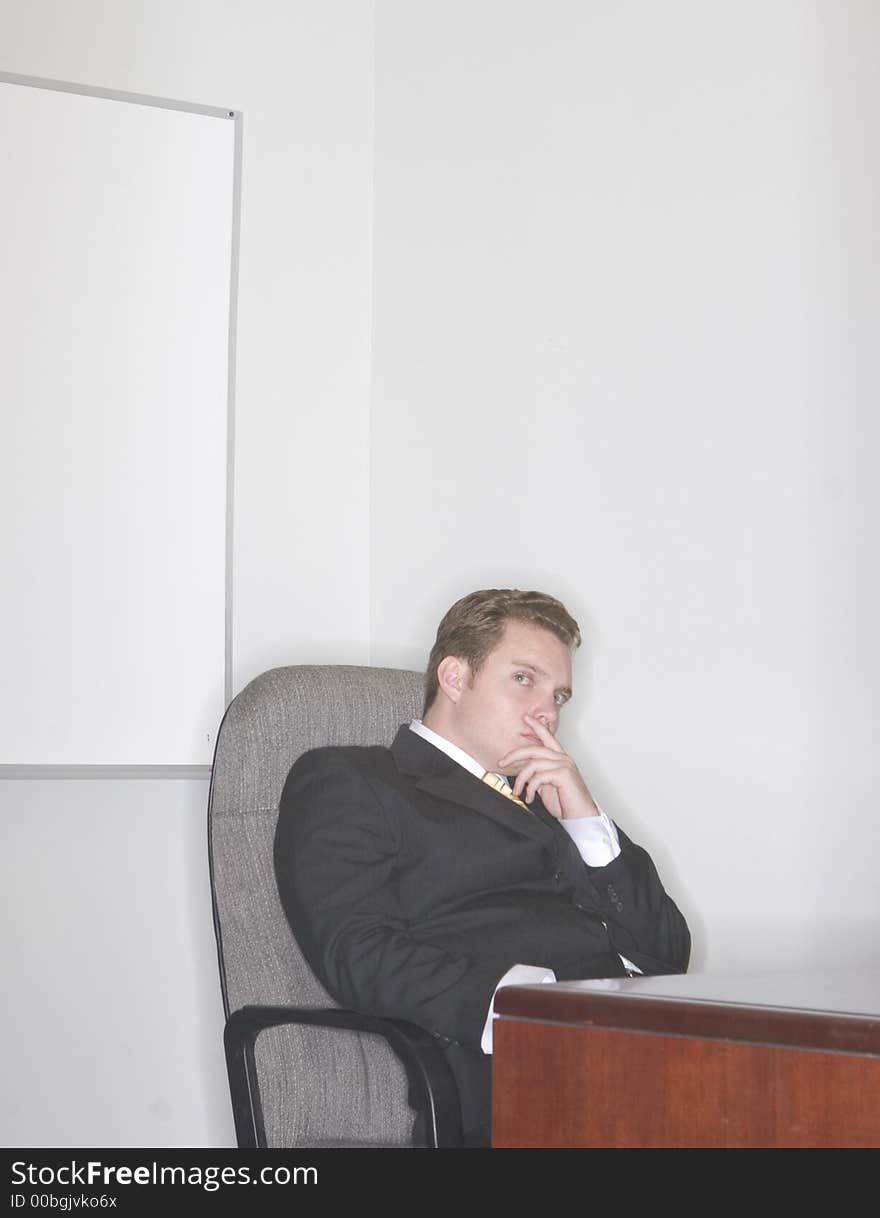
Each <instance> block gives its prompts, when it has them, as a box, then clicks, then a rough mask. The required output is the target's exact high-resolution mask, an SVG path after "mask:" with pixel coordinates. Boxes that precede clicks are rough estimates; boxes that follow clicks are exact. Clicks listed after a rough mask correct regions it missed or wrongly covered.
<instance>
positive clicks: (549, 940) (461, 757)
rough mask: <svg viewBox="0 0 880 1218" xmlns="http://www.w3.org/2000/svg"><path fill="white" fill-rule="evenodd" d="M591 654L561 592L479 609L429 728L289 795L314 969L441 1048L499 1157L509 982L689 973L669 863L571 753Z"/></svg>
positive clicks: (443, 664)
mask: <svg viewBox="0 0 880 1218" xmlns="http://www.w3.org/2000/svg"><path fill="white" fill-rule="evenodd" d="M579 644H580V631H579V630H578V626H577V623H576V622H575V621H574V619H573V618H572V617H571V616H570V615H569V614H568V612H567V610H566V609H565V607H564V606H563V605H562V604H561V603H560V602H559V601H557V600H555V599H554V598H553V597H549V596H546V595H544V594H543V593H537V592H520V591H518V590H510V589H500V590H499V589H492V590H488V591H483V592H475V593H472V594H471V595H470V596H467V597H464V598H463V599H462V600H461V601H458V602H457V603H456V604H455V605H453V607H452V609H450V610H449V612H448V613H447V614H446V616H445V617H444V618H443V621H442V622H441V623H440V627H439V629H438V632H437V641H436V643H435V644H434V648H433V650H432V652H431V656H430V659H429V664H428V673H427V678H426V698H425V711H424V715H423V719H422V720H421V721H419V720H415V721H413V723H412V724H408V725H404V726H403V727H401V728H400V730H399V732H398V733H397V736H396V737H395V739H394V741H393V743H392V744H391V747H390V748H355V747H352V748H335V749H331V748H327V749H316V750H314V751H313V752H311V753H307V754H305V755H304V756H303V757H302V758H300V760H299V761H298V762H297V763H296V764H295V765H294V767H293V769H292V770H291V772H290V775H289V777H288V780H287V783H286V784H285V788H284V793H283V796H282V801H281V815H280V818H279V823H278V830H277V834H276V841H275V861H276V871H277V875H278V884H279V891H280V893H281V900H282V904H283V905H284V908H285V910H286V911H287V914H288V917H289V918H290V920H291V924H292V926H293V927H294V928H295V933H296V936H297V939H298V941H299V943H300V946H301V947H302V949H303V952H304V953H305V955H306V957H307V959H308V960H309V963H310V964H311V966H312V968H313V969H314V971H315V973H316V974H317V975H318V977H320V979H321V980H322V982H323V983H324V985H325V986H326V987H327V989H328V990H329V991H330V992H331V993H332V994H333V995H335V997H336V998H337V999H338V1000H339V1001H340V1002H342V1003H343V1004H344V1005H346V1006H350V1007H354V1008H356V1009H358V1010H361V1011H364V1012H367V1013H371V1014H377V1015H386V1016H393V1017H397V1018H403V1019H409V1020H412V1021H413V1022H414V1023H417V1024H419V1025H421V1026H422V1027H424V1028H427V1029H428V1030H429V1031H430V1032H432V1033H434V1034H435V1035H436V1036H437V1037H438V1038H439V1039H440V1041H441V1043H442V1044H443V1045H444V1047H445V1049H446V1053H447V1056H448V1058H449V1061H450V1064H451V1066H452V1068H453V1071H454V1072H455V1075H456V1078H457V1080H458V1083H459V1090H460V1094H461V1101H462V1119H463V1123H464V1128H465V1134H466V1138H467V1140H468V1142H469V1143H470V1144H473V1145H480V1144H485V1145H487V1144H488V1128H489V1058H488V1056H487V1053H489V1052H491V1027H492V1004H493V1000H494V994H495V991H496V989H497V988H498V987H499V985H501V984H511V983H517V982H519V983H528V982H532V981H539V980H545V979H546V980H552V979H554V977H555V978H556V979H559V980H563V979H572V978H579V977H620V976H625V975H633V974H637V973H647V974H656V973H675V972H684V971H685V969H686V968H687V963H688V957H689V952H690V936H689V933H688V929H687V925H686V924H685V921H684V918H683V917H682V915H681V914H680V913H679V911H678V909H677V908H676V906H675V904H674V903H673V901H672V900H671V899H670V898H669V897H668V896H667V895H666V893H665V891H664V889H663V886H662V884H661V883H660V879H659V876H658V875H657V871H656V869H655V867H654V864H653V863H652V861H651V859H650V857H649V856H648V854H647V853H646V852H645V851H644V850H643V849H642V848H641V847H639V846H637V845H635V844H634V843H633V842H631V841H630V839H629V838H628V837H627V836H626V834H625V833H624V832H623V831H622V830H621V829H619V828H618V827H617V826H616V825H615V824H614V823H613V822H612V821H611V820H610V819H609V818H608V817H607V816H605V814H604V813H603V812H602V811H600V809H599V808H598V807H597V806H596V804H595V802H594V800H593V798H592V796H591V794H590V791H589V789H588V787H587V785H586V783H585V782H584V780H583V778H582V776H581V774H580V771H579V770H578V768H577V766H576V765H575V763H574V761H572V759H571V758H570V757H569V756H568V754H567V753H566V752H565V750H564V749H563V748H562V746H561V745H560V744H559V743H558V742H557V740H556V728H557V725H558V722H559V715H560V713H561V710H562V707H563V706H564V705H565V703H566V702H567V701H568V700H569V698H570V697H571V692H572V691H571V684H572V682H571V653H572V651H573V650H574V648H576V647H577V646H578V645H579ZM507 779H512V780H513V785H512V787H511V786H509V785H508V782H507Z"/></svg>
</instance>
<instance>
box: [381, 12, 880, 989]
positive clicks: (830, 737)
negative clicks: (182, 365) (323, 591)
mask: <svg viewBox="0 0 880 1218" xmlns="http://www.w3.org/2000/svg"><path fill="white" fill-rule="evenodd" d="M878 45H880V10H878V9H877V6H876V5H872V4H870V3H864V2H862V3H857V2H849V3H844V4H832V3H830V0H829V2H825V0H817V2H816V3H807V2H800V0H787V2H779V3H774V4H772V5H768V4H766V3H761V2H759V0H753V2H747V3H741V4H736V5H734V4H726V3H712V4H706V3H703V2H702V0H670V2H669V3H665V4H662V5H658V4H654V3H651V2H650V0H646V2H639V0H630V2H628V3H622V4H615V5H608V4H599V3H583V2H582V0H549V2H548V3H543V4H541V5H540V6H539V5H537V4H534V3H531V2H530V0H482V2H481V3H476V4H475V3H473V2H472V0H447V2H446V3H444V4H442V5H440V4H427V5H425V4H420V5H411V4H407V3H405V2H403V0H378V3H377V38H376V120H375V121H376V153H375V231H374V309H373V358H374V368H373V420H372V428H371V438H372V464H371V477H372V564H371V589H372V655H373V659H374V661H376V662H394V663H401V664H412V665H417V664H419V663H420V662H422V661H423V657H424V653H425V647H424V643H425V640H426V639H428V638H429V637H430V633H431V630H432V628H433V626H434V624H435V623H436V620H437V618H438V616H439V614H440V613H441V612H442V611H443V609H445V608H446V606H447V605H448V604H449V603H451V601H452V600H453V599H454V598H455V597H456V596H458V595H460V594H462V593H464V592H466V591H469V590H471V589H472V588H475V587H481V586H499V585H500V586H509V585H515V586H520V587H522V586H532V585H537V586H538V587H545V588H546V589H548V590H550V591H554V592H556V593H557V594H558V595H561V596H562V597H563V598H564V599H565V600H566V601H568V602H569V604H570V606H571V607H572V609H573V610H574V611H575V612H576V615H577V616H579V617H580V619H581V623H582V626H583V627H584V628H585V636H586V645H585V648H584V653H585V654H583V655H582V656H581V657H580V659H579V662H578V666H577V672H576V679H577V683H578V686H579V688H578V689H577V691H576V698H575V702H574V703H573V705H572V707H571V709H570V710H569V711H567V719H568V722H567V724H566V725H565V729H564V730H565V736H566V739H567V741H568V742H569V744H570V745H571V747H572V750H573V751H574V752H575V753H576V754H577V756H578V757H579V758H581V759H582V760H583V762H584V768H585V770H586V772H587V774H588V776H589V778H590V780H591V781H592V784H593V786H594V788H595V790H596V793H597V795H598V796H599V797H600V798H601V800H602V801H603V802H604V804H605V805H606V806H607V807H608V808H609V810H610V811H611V812H612V814H614V815H615V816H616V817H618V818H619V819H620V821H621V823H622V824H623V825H624V826H625V827H626V828H628V829H629V830H630V831H631V833H632V834H633V835H634V836H636V837H637V839H640V840H642V841H643V842H645V844H647V845H648V846H649V847H650V849H651V850H652V852H653V853H654V855H655V857H657V858H658V859H659V861H660V863H661V870H662V872H663V874H664V877H665V878H666V879H667V882H668V886H669V887H670V889H671V890H672V891H673V892H674V893H675V894H676V896H678V897H679V898H680V900H681V903H682V905H683V907H684V909H685V911H686V913H687V915H688V917H689V919H690V921H691V924H692V927H693V929H694V932H695V949H694V958H693V963H694V966H695V967H697V968H706V967H712V968H716V969H726V970H737V969H748V968H751V969H754V968H759V967H764V966H771V965H774V966H775V965H789V966H792V967H796V966H799V965H801V964H813V963H815V964H828V965H832V964H836V963H840V964H843V963H848V962H852V961H857V960H865V959H866V958H870V959H872V960H874V961H877V960H878V959H880V956H878V952H880V949H878V935H877V925H878V914H880V886H878V885H877V883H876V879H875V859H876V854H877V848H878V845H880V841H878V830H877V817H876V808H877V795H876V771H877V761H876V720H877V714H876V689H877V687H878V683H880V650H878V647H877V642H876V622H877V620H878V618H880V586H878V577H877V573H876V572H877V563H876V547H877V542H876V534H877V528H876V521H877V515H878V508H880V495H878V491H877V489H876V483H875V480H874V479H873V478H872V472H873V471H872V469H871V466H872V465H873V462H874V454H875V453H876V450H877V441H878V438H880V425H878V421H877V413H876V402H877V397H878V394H877V390H878V385H880V375H878V373H880V341H878V339H880V334H878V327H880V323H878V318H880V286H878V285H880V275H878V271H880V265H878V262H880V259H878V237H877V225H876V218H877V215H878V214H880V168H878V162H877V157H876V149H877V146H878V138H880V120H878V114H880V84H878V79H877V74H876V68H875V65H876V55H877V51H878Z"/></svg>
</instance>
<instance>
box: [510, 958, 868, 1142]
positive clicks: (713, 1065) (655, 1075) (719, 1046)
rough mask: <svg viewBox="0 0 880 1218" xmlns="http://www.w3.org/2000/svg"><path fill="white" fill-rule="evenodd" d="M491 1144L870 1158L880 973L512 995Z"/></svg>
mask: <svg viewBox="0 0 880 1218" xmlns="http://www.w3.org/2000/svg"><path fill="white" fill-rule="evenodd" d="M495 1010H496V1012H497V1013H498V1015H499V1018H498V1019H496V1020H495V1029H494V1046H495V1047H494V1058H493V1121H492V1131H493V1134H492V1144H493V1146H496V1147H514V1146H517V1147H548V1146H553V1147H574V1146H610V1147H624V1146H665V1147H697V1146H789V1147H798V1146H799V1147H804V1146H809V1147H813V1146H851V1147H856V1146H862V1147H865V1146H871V1147H877V1146H880V968H874V969H864V970H859V971H856V970H852V969H850V970H840V971H821V972H819V971H814V972H803V973H796V972H776V973H764V974H752V975H748V976H720V975H710V974H706V975H702V976H701V975H693V976H686V977H639V978H633V979H622V980H619V981H618V980H614V981H577V982H559V983H557V984H555V985H532V986H510V987H508V988H506V989H503V990H500V991H499V992H498V994H497V995H496V999H495Z"/></svg>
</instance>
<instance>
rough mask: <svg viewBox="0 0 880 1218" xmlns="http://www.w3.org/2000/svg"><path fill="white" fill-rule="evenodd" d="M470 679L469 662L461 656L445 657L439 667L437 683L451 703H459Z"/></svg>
mask: <svg viewBox="0 0 880 1218" xmlns="http://www.w3.org/2000/svg"><path fill="white" fill-rule="evenodd" d="M469 679H470V667H469V665H468V662H467V660H462V659H461V658H460V657H459V656H444V657H443V659H442V660H441V661H440V663H439V664H438V665H437V683H438V685H439V686H440V691H441V693H444V694H445V695H446V697H447V698H448V699H449V701H450V702H458V700H459V698H460V697H461V695H462V691H463V690H464V688H465V686H466V685H467V684H468V681H469Z"/></svg>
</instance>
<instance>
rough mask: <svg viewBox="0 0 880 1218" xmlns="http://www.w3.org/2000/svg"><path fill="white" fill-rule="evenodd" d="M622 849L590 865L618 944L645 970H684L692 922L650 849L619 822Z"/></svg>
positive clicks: (618, 949) (610, 932)
mask: <svg viewBox="0 0 880 1218" xmlns="http://www.w3.org/2000/svg"><path fill="white" fill-rule="evenodd" d="M617 832H618V836H619V839H620V854H619V855H618V856H617V858H615V859H613V860H612V861H611V862H610V863H608V864H607V865H606V866H605V867H587V872H588V873H589V877H590V881H591V884H592V887H593V888H594V890H595V891H596V892H597V893H598V895H599V900H600V903H601V909H602V916H603V918H604V919H605V921H606V925H607V927H608V935H609V938H610V940H611V943H612V946H613V947H614V950H615V951H616V952H619V953H620V955H622V956H626V958H627V959H628V960H631V961H632V963H633V964H635V965H638V967H639V968H640V969H641V970H642V972H644V973H648V974H660V973H684V972H686V971H687V966H688V961H689V959H690V952H691V936H690V931H689V930H688V926H687V922H686V921H685V920H684V917H683V915H682V914H681V912H680V910H679V909H678V907H677V905H676V904H675V902H674V901H673V900H672V898H671V897H670V896H669V895H668V893H667V892H666V890H665V889H664V887H663V885H662V883H661V881H660V876H659V875H658V874H657V868H656V867H655V866H654V863H653V860H652V859H651V856H650V855H649V854H648V852H647V850H644V849H643V848H642V847H641V846H638V845H636V843H635V842H633V841H631V840H630V838H628V837H627V835H626V834H625V833H624V832H623V830H622V829H621V828H620V826H617Z"/></svg>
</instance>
